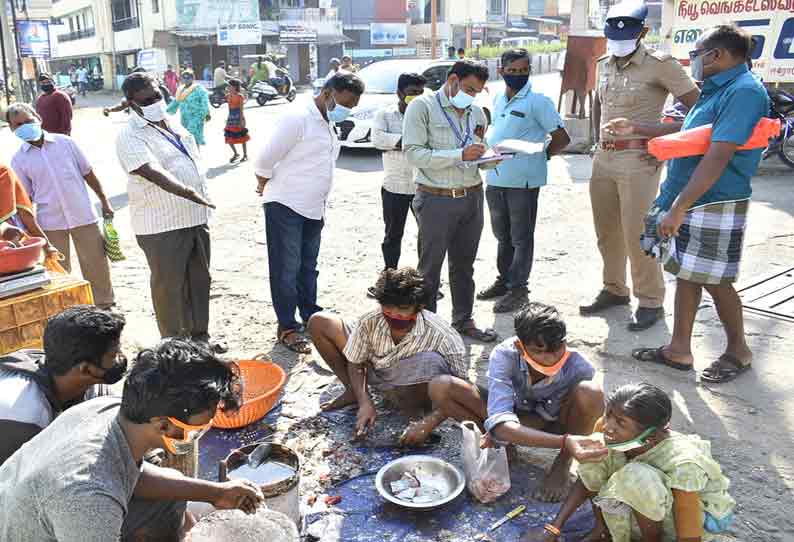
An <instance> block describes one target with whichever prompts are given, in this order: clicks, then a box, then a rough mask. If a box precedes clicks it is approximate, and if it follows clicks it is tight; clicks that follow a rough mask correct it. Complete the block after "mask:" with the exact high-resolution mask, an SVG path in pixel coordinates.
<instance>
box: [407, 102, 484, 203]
mask: <svg viewBox="0 0 794 542" xmlns="http://www.w3.org/2000/svg"><path fill="white" fill-rule="evenodd" d="M439 102H440V105H439ZM445 113H446V115H445ZM453 125H455V127H456V128H457V134H456V133H455V130H453V128H452V126H453ZM487 127H488V120H487V118H486V117H485V113H484V112H483V110H482V109H481V108H480V107H479V106H477V105H472V106H471V107H470V108H469V109H467V110H466V112H465V113H464V114H463V116H462V117H461V116H459V115H458V113H457V112H456V111H455V109H454V108H453V107H452V104H451V103H450V101H449V98H447V95H446V94H445V93H444V87H442V88H441V89H440V90H439V91H437V92H434V93H432V94H425V95H423V96H420V97H418V98H416V99H415V100H414V101H412V102H411V103H410V105H409V106H408V109H407V110H406V112H405V122H404V124H403V148H404V149H405V154H406V157H407V159H408V162H409V163H410V164H411V165H413V166H414V167H415V168H416V182H417V184H422V185H426V186H432V187H434V188H467V187H471V186H477V185H479V184H482V178H481V177H480V170H479V169H478V168H477V167H463V148H464V147H466V146H468V145H471V144H472V143H482V141H483V140H482V137H480V136H479V135H477V134H478V133H479V134H484V133H485V129H486V128H487ZM478 128H479V129H478ZM467 133H468V134H469V137H468V140H467V141H466V142H465V144H463V142H462V141H461V138H465V136H466V134H467Z"/></svg>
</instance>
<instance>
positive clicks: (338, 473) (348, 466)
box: [0, 99, 794, 542]
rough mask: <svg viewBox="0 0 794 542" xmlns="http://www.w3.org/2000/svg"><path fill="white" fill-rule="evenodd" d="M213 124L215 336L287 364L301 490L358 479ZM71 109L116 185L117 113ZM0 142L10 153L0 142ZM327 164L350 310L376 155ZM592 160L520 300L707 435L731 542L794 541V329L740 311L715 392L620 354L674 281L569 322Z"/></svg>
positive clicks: (333, 235) (238, 351) (368, 272)
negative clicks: (535, 305)
mask: <svg viewBox="0 0 794 542" xmlns="http://www.w3.org/2000/svg"><path fill="white" fill-rule="evenodd" d="M108 101H109V102H110V101H112V100H111V99H109V100H108ZM266 109H268V108H262V110H266ZM256 114H258V113H256ZM256 114H255V113H252V114H251V118H249V126H254V127H255V128H254V129H253V130H252V132H253V134H254V138H255V139H254V141H253V142H252V144H251V147H252V149H256V146H257V141H259V138H260V137H261V134H262V133H263V132H264V131H265V130H266V127H267V124H266V123H267V122H269V121H270V119H272V117H273V115H275V114H276V113H275V112H266V113H262V114H261V115H262V116H261V119H260V120H256V119H257V117H256V116H255V115H256ZM222 117H225V115H221V114H214V115H213V121H212V123H211V129H210V131H209V146H208V147H207V148H206V149H207V150H205V152H206V158H207V163H208V166H209V167H210V170H209V173H208V177H209V179H210V191H211V194H212V197H213V199H214V201H215V203H216V204H217V206H218V211H217V213H216V214H215V217H214V218H213V221H212V223H211V233H212V261H213V265H212V271H213V289H212V325H211V330H210V331H211V332H212V333H213V335H214V337H215V338H216V339H223V340H226V341H227V342H228V344H229V346H230V348H231V349H230V352H229V355H230V356H231V357H233V358H237V359H246V358H247V359H250V358H252V357H253V356H254V355H256V354H259V353H264V354H266V355H268V356H269V357H271V358H272V359H273V360H274V361H276V362H277V363H279V364H280V365H281V366H282V367H284V368H285V369H286V370H287V371H288V372H289V373H290V380H289V381H288V383H287V387H286V394H285V396H284V398H283V401H284V406H283V412H282V416H281V418H280V420H279V423H278V430H279V433H280V435H281V436H282V437H283V438H285V439H286V440H287V441H288V443H289V444H292V445H294V446H295V447H296V448H298V449H299V451H300V452H301V453H302V454H303V456H304V465H305V468H304V471H303V480H304V481H303V484H302V486H303V487H302V491H303V493H304V494H308V493H311V492H316V491H319V488H320V487H321V486H325V485H328V484H329V483H331V482H333V481H334V480H338V479H343V478H344V477H346V476H350V475H351V473H353V474H354V473H355V472H357V471H358V472H364V471H365V470H366V469H368V468H370V465H367V464H366V458H362V457H358V456H357V455H356V454H354V453H352V452H351V451H350V450H349V447H346V445H345V443H347V442H348V441H349V431H350V429H351V427H350V426H349V424H348V421H347V420H348V419H349V418H344V421H338V423H337V421H334V418H330V419H329V418H322V417H317V414H318V410H319V409H318V406H319V402H320V398H321V397H323V398H325V397H327V396H329V395H331V394H333V393H335V392H337V391H338V389H337V387H336V384H335V383H334V378H333V377H332V375H331V374H330V372H329V371H328V369H327V367H326V366H325V365H324V364H323V362H322V361H321V360H320V358H319V356H318V355H316V354H314V355H309V356H302V357H298V356H296V355H295V354H293V353H290V352H288V351H287V350H285V349H284V348H282V347H280V346H277V345H276V344H275V328H276V320H275V315H274V313H273V309H272V306H271V301H270V293H269V286H268V282H267V281H268V268H267V254H266V246H265V238H264V225H263V217H262V208H261V202H260V201H259V200H258V198H257V196H256V194H255V193H254V188H255V181H254V178H253V169H252V165H251V163H250V162H249V163H248V164H245V165H240V166H229V165H225V164H226V161H227V160H228V156H227V149H225V148H224V147H223V144H222V139H221V138H222V122H223V119H222ZM77 118H78V119H81V120H79V122H78V133H77V136H76V137H77V139H78V141H79V142H81V143H82V144H83V145H84V148H86V149H87V151H86V152H87V153H88V154H89V158H90V159H92V161H94V163H95V165H96V167H97V171H98V172H99V173H100V174H101V175H100V178H102V179H104V180H106V181H107V180H112V181H113V182H114V183H123V175H121V172H120V171H119V169H118V165H117V162H116V160H115V155H114V154H113V150H112V149H113V148H112V137H111V134H112V131H114V130H116V129H118V127H119V126H120V124H121V123H123V118H117V119H116V120H114V121H112V124H110V125H109V126H111V127H112V129H111V128H108V124H107V123H108V122H109V121H105V120H102V118H101V115H100V114H99V112H98V110H97V109H94V110H90V111H80V112H79V113H78V117H77ZM251 119H254V120H253V121H252V120H251ZM102 123H106V124H102ZM4 137H5V136H4ZM3 147H4V148H6V149H11V147H7V146H6V145H5V144H4V145H3ZM9 152H12V151H8V152H6V151H3V152H2V155H3V156H1V157H0V158H2V159H3V160H6V159H7V156H6V155H7V154H8V153H9ZM252 155H255V150H252ZM218 164H224V165H218ZM337 166H338V167H337V177H336V180H335V187H334V190H333V193H332V197H331V199H330V201H329V204H328V215H327V222H326V228H325V230H324V233H323V243H322V248H321V252H320V261H319V269H320V279H319V281H320V285H319V303H320V305H322V306H324V307H325V308H326V309H328V310H333V311H336V312H338V313H340V314H342V315H344V316H345V317H348V318H355V317H356V316H358V315H360V314H363V313H364V312H366V311H368V310H370V309H371V308H372V307H373V306H374V302H373V301H372V300H369V299H367V298H366V296H365V291H366V288H367V287H368V286H370V285H371V284H372V283H373V281H374V279H375V277H376V275H377V273H378V271H379V269H380V268H381V266H382V259H381V252H380V243H381V239H382V232H383V225H382V220H381V216H380V215H381V208H380V195H379V191H380V182H381V178H382V171H381V170H382V168H381V164H380V158H379V156H378V155H377V154H376V153H372V152H366V151H362V152H345V153H343V155H342V157H341V159H340V161H339V163H338V165H337ZM590 167H591V166H590V159H589V158H588V157H586V156H565V157H557V158H554V159H553V160H552V162H551V177H550V185H549V186H548V187H546V188H544V189H543V190H542V192H541V198H540V216H539V220H538V226H537V235H536V251H535V255H536V256H535V266H534V269H533V272H532V276H531V279H530V288H531V294H530V297H531V298H532V299H534V300H538V301H543V302H546V303H551V304H554V305H556V306H557V307H558V308H559V309H560V310H561V311H562V313H563V314H564V315H565V316H566V319H567V323H568V328H569V336H570V339H571V341H570V342H571V346H572V347H574V348H576V349H578V350H580V351H581V352H583V353H584V354H585V355H587V357H589V359H590V360H591V361H592V362H593V364H594V365H595V366H596V367H597V377H596V378H597V379H598V381H599V382H600V383H602V384H603V386H604V387H605V389H607V390H610V389H612V388H614V387H615V386H617V385H620V384H622V383H626V382H632V381H640V380H649V381H651V382H654V383H655V384H657V385H659V386H661V387H662V388H664V389H665V390H667V391H668V392H669V393H670V394H671V396H672V398H673V400H674V404H675V414H674V418H673V428H674V429H676V430H679V431H682V432H697V433H699V434H700V435H701V436H703V437H704V438H707V439H709V440H711V443H712V449H713V453H714V455H715V457H716V458H717V459H718V461H719V462H720V463H721V464H722V466H723V469H724V470H725V472H726V474H727V475H728V476H729V477H730V478H731V481H732V488H731V493H732V494H733V496H734V497H735V498H736V499H737V501H738V503H739V504H738V509H737V521H736V523H735V524H734V527H733V530H732V534H733V535H734V536H735V537H736V538H737V539H738V540H741V541H747V542H749V541H753V542H755V541H758V542H772V541H774V542H783V541H794V527H792V524H791V522H790V521H789V519H790V518H789V517H788V516H790V514H791V512H792V511H794V439H792V438H791V434H792V429H794V393H792V391H794V384H792V382H794V378H793V377H794V364H792V363H791V360H792V358H794V338H793V337H792V329H794V327H792V326H794V324H792V323H789V322H784V321H781V320H775V319H770V318H767V317H761V316H758V315H755V314H749V313H748V314H747V318H746V326H747V333H748V335H749V341H750V346H751V348H752V349H753V351H754V354H755V359H754V370H753V371H752V372H751V373H749V374H745V375H743V376H742V377H741V378H739V379H738V380H737V381H735V382H733V383H729V384H725V385H722V386H705V385H702V384H701V383H699V382H698V381H697V380H696V378H695V377H694V376H693V375H691V374H688V375H681V374H679V373H677V372H674V371H672V370H667V369H665V368H661V367H659V368H657V367H646V366H638V365H637V363H635V362H634V361H633V360H632V359H631V358H630V356H629V352H630V351H631V349H632V348H636V347H639V346H657V345H660V344H662V343H663V342H664V341H665V340H667V339H668V338H669V335H670V331H671V329H672V308H673V305H672V301H673V287H674V284H673V283H670V290H669V291H668V297H667V303H666V309H667V319H666V323H665V324H663V325H658V326H657V327H656V328H654V329H652V330H649V331H646V332H644V333H630V332H629V331H627V329H626V322H627V321H628V319H629V317H630V311H629V309H627V308H622V309H616V310H613V311H611V312H609V313H607V314H606V315H605V316H604V317H597V318H583V317H580V316H579V314H578V306H579V304H580V303H581V302H583V301H585V300H589V299H590V298H592V296H594V295H595V294H596V293H597V291H598V290H599V288H600V273H601V264H600V257H599V255H598V251H597V248H596V244H595V237H594V233H593V228H592V218H591V212H590V204H589V197H588V184H587V183H588V180H589V175H590ZM792 183H794V174H792V171H791V170H785V169H782V168H780V167H778V166H775V165H773V166H771V167H768V168H765V169H764V170H762V175H760V176H759V177H757V178H756V179H755V181H754V189H755V194H754V203H753V205H752V209H751V215H750V219H749V230H748V235H747V238H746V245H745V252H744V260H743V268H742V271H743V274H742V281H748V282H749V281H751V279H753V278H756V277H759V276H764V275H768V274H770V273H772V272H774V271H782V270H784V269H787V268H792V267H794V198H792V194H794V191H793V190H792V186H793V185H792ZM114 194H116V195H115V197H114V198H113V200H114V203H115V204H116V206H117V207H118V209H119V211H118V215H117V219H116V225H117V228H118V229H119V231H120V234H121V236H122V246H123V249H124V251H125V253H126V254H127V255H128V260H127V261H125V262H122V263H120V264H115V265H114V266H113V279H114V284H115V287H116V293H117V298H118V300H119V302H120V306H121V309H122V310H123V312H124V313H125V314H126V315H127V318H128V321H129V325H128V328H127V330H126V332H125V348H126V350H127V351H128V353H132V352H133V351H134V350H135V349H136V348H138V347H142V346H148V345H150V344H152V343H153V342H155V341H156V340H157V339H158V338H159V337H158V334H157V328H156V324H155V321H154V314H153V311H152V308H151V300H150V296H149V289H148V269H147V266H146V262H145V259H144V257H143V254H142V252H141V251H140V249H139V248H138V247H137V244H136V243H135V241H134V239H133V238H132V236H131V233H130V228H129V212H128V209H127V208H126V198H125V196H124V194H123V193H118V192H114ZM495 252H496V243H495V241H494V238H493V235H492V234H491V231H490V226H489V224H488V222H487V219H486V227H485V230H484V231H483V235H482V241H481V244H480V251H479V255H478V259H477V262H476V265H475V273H476V277H475V278H476V282H477V285H478V287H482V286H485V285H486V284H487V283H489V282H490V281H491V280H492V279H493V278H494V276H495ZM401 263H402V264H404V265H415V264H416V228H415V224H414V223H413V222H412V221H411V220H410V219H409V226H408V228H407V231H406V238H405V240H404V248H403V259H402V261H401ZM75 267H77V266H76V262H75ZM668 278H669V277H668ZM447 293H448V290H447ZM491 307H492V302H477V303H476V304H475V312H476V313H475V316H476V319H477V321H478V323H479V324H480V325H484V326H491V327H494V328H495V329H497V331H498V332H499V333H500V335H501V336H502V337H503V338H506V337H508V336H510V335H511V334H512V329H511V327H512V322H511V318H510V316H508V315H499V316H496V315H494V314H493V312H492V311H491ZM439 313H440V314H441V315H443V316H445V317H449V316H450V300H449V296H447V297H446V298H445V299H444V300H443V301H441V302H440V303H439ZM694 341H695V356H696V364H695V365H696V368H698V369H703V368H704V367H706V366H707V365H708V364H710V363H711V362H712V361H713V360H714V359H716V358H717V357H718V356H719V355H720V354H721V353H722V350H721V349H722V348H723V347H724V337H723V334H722V330H721V327H720V324H719V321H718V319H717V317H716V313H715V311H714V309H713V308H712V307H711V306H710V305H709V304H708V303H704V307H703V308H702V310H701V311H700V312H699V314H698V319H697V323H696V327H695V337H694ZM489 350H490V349H489V348H487V347H483V346H482V345H478V344H471V345H470V347H469V353H470V377H471V378H472V379H480V380H481V381H483V382H484V380H483V377H484V371H485V368H486V366H487V359H488V353H489ZM340 420H341V418H340ZM399 422H400V420H399V419H398V418H393V417H388V418H387V416H385V415H381V416H380V417H379V420H378V429H377V435H378V438H386V439H389V438H391V439H393V438H394V437H395V436H396V435H397V434H398V433H399V430H400V429H401V427H400V426H399ZM441 432H442V434H443V444H442V445H443V446H444V448H446V449H448V450H450V453H455V451H456V450H457V448H458V444H457V439H458V438H459V431H458V430H457V429H455V428H453V427H452V426H451V425H450V424H447V425H445V426H444V427H443V428H442V431H441ZM521 456H522V460H524V461H527V462H530V463H533V464H536V465H539V466H547V465H548V464H549V463H550V459H551V457H552V456H551V455H550V454H547V453H539V452H529V451H523V452H522V454H521Z"/></svg>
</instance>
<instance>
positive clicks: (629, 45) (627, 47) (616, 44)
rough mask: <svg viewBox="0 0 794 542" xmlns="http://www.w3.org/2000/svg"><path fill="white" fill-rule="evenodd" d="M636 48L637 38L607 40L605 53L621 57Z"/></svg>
mask: <svg viewBox="0 0 794 542" xmlns="http://www.w3.org/2000/svg"><path fill="white" fill-rule="evenodd" d="M636 50H637V40H636V39H633V40H609V39H608V40H607V54H609V55H612V56H616V57H618V58H622V57H625V56H629V55H630V54H631V53H633V52H634V51H636Z"/></svg>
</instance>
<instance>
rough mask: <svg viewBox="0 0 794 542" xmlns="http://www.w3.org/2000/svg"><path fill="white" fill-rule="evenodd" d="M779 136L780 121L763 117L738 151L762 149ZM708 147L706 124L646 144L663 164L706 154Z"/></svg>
mask: <svg viewBox="0 0 794 542" xmlns="http://www.w3.org/2000/svg"><path fill="white" fill-rule="evenodd" d="M779 134H780V119H769V118H766V117H764V118H762V119H761V120H760V121H759V122H758V124H756V125H755V128H754V129H753V133H752V135H751V136H750V139H748V140H747V142H746V143H745V144H744V145H742V146H741V147H739V150H740V151H746V150H749V149H761V148H764V147H766V146H767V144H769V140H770V139H771V138H773V137H777V136H778V135H779ZM709 145H711V124H706V125H704V126H699V127H697V128H692V129H691V130H683V131H681V132H676V133H674V134H670V135H666V136H661V137H655V138H653V139H651V140H650V141H649V142H648V152H649V153H651V154H652V155H653V156H654V157H656V159H657V160H659V161H661V162H664V161H665V160H671V159H673V158H683V157H685V156H698V155H703V154H706V151H707V150H709Z"/></svg>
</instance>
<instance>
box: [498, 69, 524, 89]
mask: <svg viewBox="0 0 794 542" xmlns="http://www.w3.org/2000/svg"><path fill="white" fill-rule="evenodd" d="M502 78H503V79H504V80H505V84H506V85H507V86H508V87H510V88H512V89H513V90H521V89H522V88H524V87H525V86H526V84H527V81H529V74H526V75H510V74H507V73H506V74H504V75H503V76H502Z"/></svg>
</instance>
